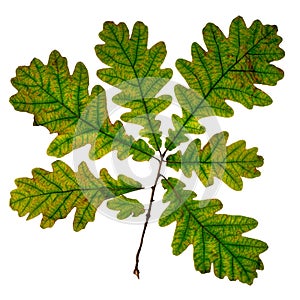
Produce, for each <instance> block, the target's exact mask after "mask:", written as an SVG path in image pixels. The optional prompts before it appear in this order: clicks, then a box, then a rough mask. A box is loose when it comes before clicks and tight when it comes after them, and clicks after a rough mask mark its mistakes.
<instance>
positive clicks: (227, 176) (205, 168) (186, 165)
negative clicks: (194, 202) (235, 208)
mask: <svg viewBox="0 0 300 300" xmlns="http://www.w3.org/2000/svg"><path fill="white" fill-rule="evenodd" d="M228 136H229V135H228V133H227V132H220V133H218V134H215V135H214V136H213V137H212V138H211V139H210V140H209V142H208V143H207V144H206V145H205V146H204V147H203V149H201V141H200V140H199V139H196V140H194V141H192V142H191V143H190V144H189V146H188V147H187V149H186V151H185V152H184V153H183V154H182V153H181V151H178V152H176V153H175V154H172V155H169V156H168V157H167V166H169V167H171V168H173V169H174V170H176V171H178V170H179V169H181V170H182V172H183V174H184V175H185V176H187V177H191V176H192V172H193V171H194V172H195V173H196V174H197V176H198V178H199V179H200V180H201V182H202V183H203V184H204V185H205V186H210V185H212V184H213V183H214V177H217V178H219V179H221V180H223V181H224V182H225V183H226V184H227V185H228V186H229V187H231V188H232V189H234V190H241V189H242V188H243V181H242V177H245V178H255V177H258V176H259V175H260V172H259V171H258V170H257V168H258V167H261V166H262V165H263V158H262V157H261V156H259V155H257V148H251V149H246V142H245V141H238V142H235V143H233V144H231V145H229V146H226V143H227V140H228Z"/></svg>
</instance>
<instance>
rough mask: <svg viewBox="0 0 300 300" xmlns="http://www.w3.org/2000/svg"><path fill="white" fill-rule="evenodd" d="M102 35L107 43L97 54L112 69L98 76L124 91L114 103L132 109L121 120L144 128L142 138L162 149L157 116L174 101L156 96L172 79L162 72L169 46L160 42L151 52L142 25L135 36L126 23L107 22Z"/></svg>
mask: <svg viewBox="0 0 300 300" xmlns="http://www.w3.org/2000/svg"><path fill="white" fill-rule="evenodd" d="M99 36H100V38H101V39H102V40H103V41H104V42H105V44H103V45H98V46H96V54H97V56H98V57H99V59H100V60H101V61H102V62H103V63H105V64H107V65H108V66H110V67H111V68H107V69H101V70H99V71H98V76H99V77H100V79H101V80H103V81H105V82H107V83H109V84H111V85H113V86H116V87H117V88H119V89H121V93H119V94H117V95H116V96H114V97H113V101H114V102H115V103H116V104H119V105H121V106H123V107H126V108H129V109H131V111H130V112H127V113H124V114H123V115H122V116H121V119H122V120H123V121H126V122H131V123H135V124H138V125H141V126H142V127H143V129H142V130H141V131H140V134H141V136H143V137H147V138H149V143H150V144H151V145H152V146H153V147H154V148H155V149H156V150H159V149H160V147H161V145H162V142H161V131H160V123H161V122H160V121H159V120H156V116H157V114H159V113H160V112H162V111H163V110H165V109H166V108H167V107H168V106H169V105H170V104H171V100H172V99H171V96H166V95H165V96H159V97H156V95H157V93H158V92H159V91H160V90H161V89H162V88H163V87H164V85H165V84H166V83H167V82H168V81H169V79H170V78H171V77H172V70H171V69H161V64H162V63H163V61H164V59H165V56H166V53H167V51H166V47H165V44H164V43H163V42H159V43H157V44H155V45H154V46H152V47H151V48H150V49H147V42H148V28H147V26H145V25H144V24H143V23H142V22H136V23H135V25H134V27H133V29H132V34H131V36H129V31H128V28H127V26H126V25H125V24H124V23H120V24H118V25H116V24H114V23H113V22H106V23H104V26H103V31H101V32H100V34H99Z"/></svg>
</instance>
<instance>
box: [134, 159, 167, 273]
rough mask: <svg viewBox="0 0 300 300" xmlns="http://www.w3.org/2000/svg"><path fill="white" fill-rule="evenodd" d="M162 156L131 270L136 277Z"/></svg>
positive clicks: (161, 160) (159, 175)
mask: <svg viewBox="0 0 300 300" xmlns="http://www.w3.org/2000/svg"><path fill="white" fill-rule="evenodd" d="M163 158H164V156H163V155H161V159H160V160H159V166H158V171H157V175H156V179H155V182H154V185H153V186H152V187H151V189H152V192H151V197H150V201H149V208H148V212H147V214H146V220H145V224H144V229H143V232H142V236H141V241H140V246H139V248H138V251H137V253H136V257H135V267H134V270H133V274H134V275H136V277H137V278H138V279H140V270H139V258H140V253H141V250H142V247H143V243H144V237H145V233H146V230H147V226H148V223H149V219H150V217H151V209H152V204H153V202H154V193H155V189H156V186H157V182H158V180H159V177H161V174H160V170H161V167H162V163H163Z"/></svg>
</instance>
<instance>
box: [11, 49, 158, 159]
mask: <svg viewBox="0 0 300 300" xmlns="http://www.w3.org/2000/svg"><path fill="white" fill-rule="evenodd" d="M12 84H13V86H14V87H15V88H16V89H17V90H18V93H17V94H15V95H13V96H12V97H11V98H10V102H11V104H12V105H13V106H14V108H15V109H16V110H18V111H23V112H28V113H31V114H33V115H34V125H36V126H37V125H40V126H44V127H46V128H47V129H48V130H49V131H50V133H58V135H57V137H56V138H55V139H54V140H53V141H52V143H51V144H50V146H49V148H48V151H47V152H48V154H49V155H52V156H56V157H62V156H64V155H66V154H68V153H70V152H71V151H72V150H73V149H76V148H79V147H82V146H84V145H86V144H91V145H92V147H91V150H90V157H91V158H92V159H99V158H101V157H102V156H104V155H105V154H107V153H109V152H110V151H112V150H117V151H118V157H119V158H120V159H124V158H126V157H128V156H129V155H133V159H135V160H138V161H144V160H149V159H150V158H151V157H152V156H153V154H154V151H153V149H151V148H150V147H149V146H148V145H147V144H146V143H145V142H144V141H143V140H138V141H135V140H134V139H133V137H132V136H128V135H127V134H126V132H125V129H124V127H123V125H122V123H121V122H120V121H117V122H115V123H114V124H113V123H111V121H110V119H109V116H108V112H107V108H106V96H105V91H104V90H103V88H102V87H100V86H95V87H94V88H93V90H92V93H91V95H90V94H89V91H88V85H89V77H88V72H87V69H86V67H85V66H84V64H83V63H77V65H76V67H75V70H74V73H73V74H72V75H71V74H70V72H69V69H68V64H67V60H66V58H64V57H62V56H61V55H60V54H59V52H58V51H53V52H52V53H51V54H50V57H49V61H48V64H47V65H44V64H43V63H42V62H41V61H40V60H38V59H36V58H35V59H33V61H32V62H31V64H30V66H28V67H27V66H23V67H19V68H18V69H17V76H16V77H15V78H13V79H12Z"/></svg>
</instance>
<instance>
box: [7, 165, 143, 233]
mask: <svg viewBox="0 0 300 300" xmlns="http://www.w3.org/2000/svg"><path fill="white" fill-rule="evenodd" d="M52 168H53V172H49V171H46V170H43V169H33V170H32V175H33V178H19V179H16V181H15V182H16V185H17V189H15V190H13V191H12V192H11V199H10V206H11V208H12V209H13V210H16V211H18V213H19V216H20V217H23V216H25V215H26V214H28V217H27V219H28V220H29V219H32V218H34V217H37V216H38V215H39V214H42V215H43V218H42V221H41V227H42V228H47V227H52V226H53V225H54V223H55V222H56V221H57V220H59V219H63V218H66V217H67V215H68V214H69V213H70V212H71V211H72V210H73V209H74V208H76V211H75V217H74V222H73V227H74V230H75V231H79V230H81V229H84V228H85V226H86V225H87V223H88V222H93V221H94V219H95V214H96V211H97V209H98V207H99V206H100V205H101V204H102V202H103V201H104V200H107V199H111V198H115V197H116V196H120V195H123V194H126V193H130V192H133V191H136V190H139V189H142V186H141V184H140V183H139V182H137V181H135V180H133V179H131V178H128V177H127V176H124V175H119V177H118V179H117V180H116V179H114V178H112V177H111V176H110V175H109V174H108V171H107V170H106V169H102V170H101V171H100V177H99V178H95V177H94V176H93V175H92V174H91V173H90V171H89V169H88V167H87V165H86V164H85V163H84V162H83V163H81V164H80V166H79V168H78V172H76V173H75V172H74V171H73V170H72V169H71V168H70V167H69V166H68V165H66V164H65V163H64V162H62V161H55V162H54V163H53V164H52Z"/></svg>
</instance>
